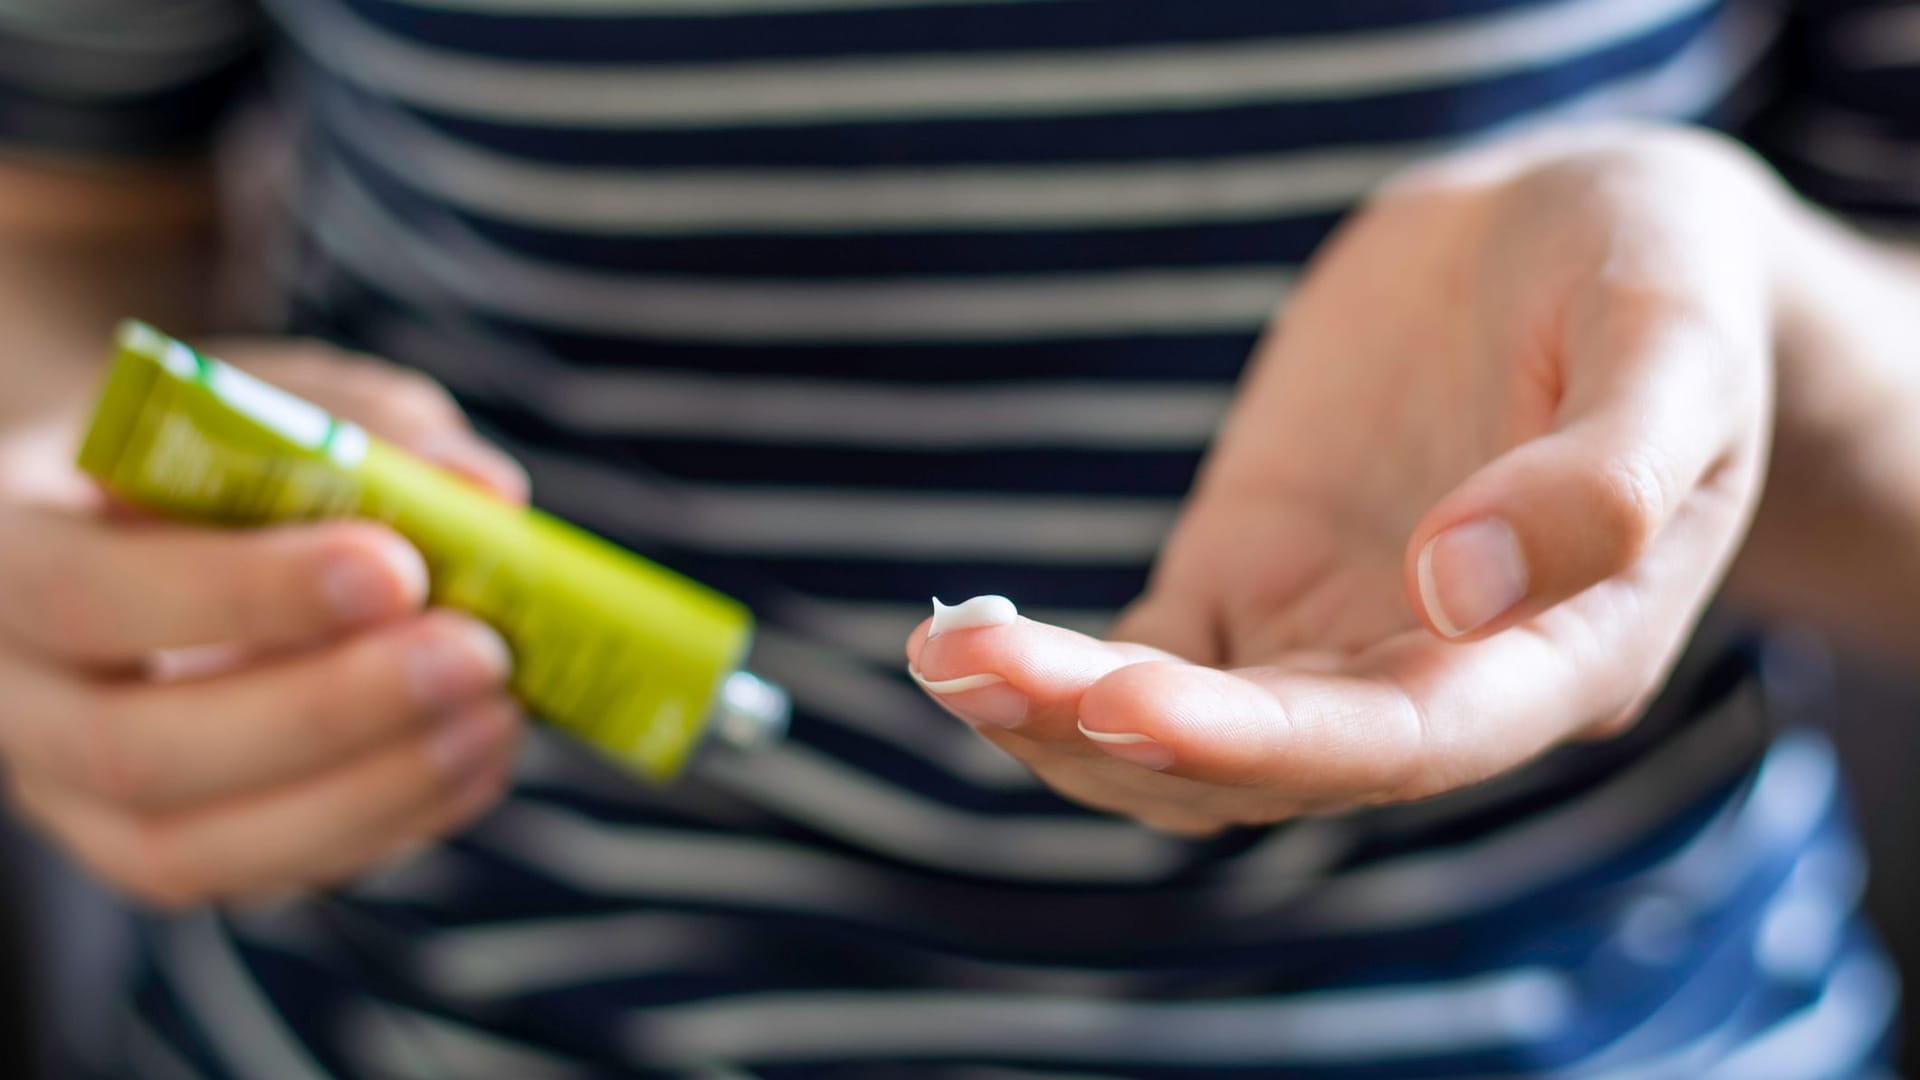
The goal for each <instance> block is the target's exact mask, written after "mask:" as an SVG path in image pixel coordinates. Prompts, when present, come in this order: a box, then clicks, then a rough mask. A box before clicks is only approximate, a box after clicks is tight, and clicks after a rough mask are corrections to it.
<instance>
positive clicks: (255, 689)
mask: <svg viewBox="0 0 1920 1080" xmlns="http://www.w3.org/2000/svg"><path fill="white" fill-rule="evenodd" d="M215 351H216V354H217V355H221V356H223V357H225V358H227V359H229V360H232V361H234V362H236V363H239V364H241V365H242V366H245V367H248V368H250V369H251V370H253V371H254V372H255V373H256V374H258V375H260V376H261V377H263V378H265V379H267V380H268V381H270V382H275V383H278V384H279V385H281V386H283V387H285V388H286V389H288V390H291V391H293V392H294V393H297V394H300V395H301V396H303V397H307V398H309V399H311V400H313V401H315V402H317V403H319V404H321V405H323V406H325V407H327V408H329V409H330V410H331V411H333V412H335V413H337V414H339V415H342V416H344V417H347V418H350V419H353V420H355V421H357V422H359V423H361V424H363V425H364V426H366V427H367V428H368V429H369V430H370V431H373V432H375V433H376V434H379V435H381V436H383V437H385V438H387V439H389V440H390V441H393V442H395V443H397V444H399V445H402V446H405V447H408V448H410V449H413V450H415V451H416V452H418V453H421V454H422V455H423V456H426V457H429V458H431V459H434V460H436V461H438V462H439V463H441V464H442V465H444V466H446V467H447V468H449V469H451V470H453V471H455V472H458V473H461V474H463V475H464V476H466V477H467V478H469V479H470V480H472V481H473V482H475V483H478V484H481V485H482V486H485V487H488V488H490V489H491V490H493V491H494V492H495V493H497V494H499V495H500V496H501V497H503V498H507V499H513V500H519V499H524V498H525V494H526V481H525V478H524V475H523V474H521V473H520V472H519V470H518V467H517V466H515V465H514V464H513V463H512V462H511V461H510V460H509V459H507V458H506V457H505V456H504V455H503V454H501V453H500V452H499V451H497V450H495V449H493V448H491V447H489V446H487V445H485V444H484V443H482V442H481V441H480V439H479V437H478V436H476V435H474V434H473V433H472V431H471V430H470V429H469V428H468V427H467V424H466V421H465V419H464V417H462V416H461V414H460V412H459V410H458V409H457V408H456V407H455V406H454V404H453V402H452V400H451V399H450V398H448V397H447V395H446V394H445V392H444V391H442V390H441V389H440V388H439V387H437V386H436V385H434V384H432V383H431V382H429V381H427V380H425V379H423V378H421V377H419V376H417V375H413V374H410V373H406V372H403V371H401V370H399V369H396V368H392V367H389V366H387V365H384V364H380V363H378V362H375V361H370V360H366V359H364V358H357V357H350V356H348V355H345V354H342V353H337V352H334V351H332V350H330V349H326V348H324V347H322V346H317V345H311V344H305V343H294V342H278V343H272V342H269V343H258V342H256V343H251V344H243V345H236V346H232V347H229V348H225V349H216V350H215ZM78 413H79V410H78V409H77V408H76V409H75V410H74V411H73V414H72V415H69V416H63V417H49V418H47V419H45V420H42V421H39V422H36V423H33V424H28V425H23V426H19V427H15V428H13V429H4V430H0V760H4V762H5V764H6V766H7V772H8V774H9V781H10V784H9V786H10V788H11V794H12V796H13V799H14V802H15V803H16V805H17V806H18V807H19V808H20V809H21V810H22V811H23V813H24V814H25V816H27V817H28V818H29V819H31V820H33V821H34V822H36V823H37V824H38V825H40V826H41V827H42V828H44V829H45V830H46V831H47V832H48V833H50V834H51V835H52V836H53V837H55V838H56V839H57V840H59V841H60V842H61V843H63V844H64V845H65V846H66V847H67V848H68V849H70V850H71V851H72V852H73V853H74V854H76V855H77V856H78V857H79V858H80V859H81V860H82V861H83V862H85V863H86V864H88V865H89V866H90V867H91V868H92V869H93V870H94V871H95V872H97V873H98V874H99V875H101V876H102V877H104V878H106V879H107V880H108V881H109V882H111V883H113V884H114V885H116V886H118V887H119V888H121V889H123V890H124V891H126V892H128V893H131V894H132V895H133V896H134V897H136V898H138V899H141V900H143V901H146V902H148V903H151V904H154V905H157V906H162V907H181V906H186V905H192V904H197V903H202V902H208V901H229V900H238V901H245V900H253V899H266V898H272V897H276V896H280V895H284V894H287V893H289V892H297V891H300V890H302V889H306V888H313V887H319V886H325V885H329V884H333V883H337V882H340V881H342V880H344V879H347V878H350V877H352V876H354V875H355V874H357V873H360V872H363V871H365V870H368V869H371V868H373V867H375V866H377V865H379V864H381V863H383V862H386V861H389V860H391V859H393V858H395V857H397V856H398V855H400V854H402V853H404V852H406V851H409V850H411V849H413V848H415V847H418V846H420V845H423V844H425V843H427V842H428V841H430V840H432V839H435V838H437V837H439V836H442V835H444V834H446V833H448V832H450V831H452V830H455V829H457V828H459V827H460V826H462V825H464V824H465V823H467V822H469V821H470V820H472V819H473V818H475V817H477V816H478V815H479V814H480V813H481V812H482V811H484V810H485V809H486V808H487V807H488V806H490V805H491V804H492V803H493V802H494V801H495V800H496V799H497V798H498V797H499V795H500V793H501V792H502V791H503V790H504V788H505V785H506V782H507V777H508V774H509V772H510V769H511V764H512V759H513V752H514V747H515V744H516V741H517V736H518V733H519V731H520V728H521V725H522V719H521V714H520V712H519V710H518V708H517V707H516V705H515V704H514V702H513V700H512V699H511V698H510V697H509V696H508V695H507V692H506V690H505V682H506V678H507V674H508V668H509V666H510V663H511V661H510V658H509V657H508V655H507V649H506V646H505V644H504V643H503V642H502V641H501V639H500V637H499V635H497V634H496V633H494V632H493V631H492V630H490V629H488V628H487V627H486V626H484V625H482V624H480V623H478V622H476V621H474V620H472V619H469V618H467V617H465V616H463V615H458V614H456V613H453V612H449V611H424V612H423V611H422V605H423V604H424V602H425V598H426V591H427V572H426V567H425V565H424V563H422V561H421V558H420V556H419V554H418V553H417V552H416V551H414V550H413V549H412V548H411V547H410V546H409V545H408V544H407V543H406V542H405V541H404V540H402V539H401V538H400V537H399V536H397V535H395V534H394V533H393V532H391V531H389V530H387V529H385V528H383V527H381V526H379V525H376V524H372V523H369V522H358V521H354V522H329V523H321V524H299V525H284V526H274V527H268V528H262V529H255V530H220V529H206V528H196V527H191V526H187V525H180V524H174V523H170V522H161V521H156V520H152V519H149V518H144V517H140V516H138V515H131V514H128V513H126V512H124V511H120V510H117V509H116V508H115V507H114V506H113V505H112V504H111V501H110V500H108V499H106V498H105V497H103V496H102V495H101V493H100V492H99V491H98V489H97V488H95V487H94V486H93V485H92V484H91V483H90V482H89V481H88V480H87V479H86V478H85V477H83V476H82V475H81V474H80V473H79V472H78V471H77V470H76V469H75V468H74V466H73V465H72V459H73V454H74V450H75V447H76V445H77V439H78V435H79V425H78V423H77V417H78Z"/></svg>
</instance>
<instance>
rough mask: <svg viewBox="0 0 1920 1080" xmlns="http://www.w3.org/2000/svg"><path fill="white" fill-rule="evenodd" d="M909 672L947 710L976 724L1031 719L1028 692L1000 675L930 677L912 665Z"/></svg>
mask: <svg viewBox="0 0 1920 1080" xmlns="http://www.w3.org/2000/svg"><path fill="white" fill-rule="evenodd" d="M907 674H908V675H911V676H913V681H914V682H917V683H919V684H920V685H921V687H923V688H924V689H925V690H926V691H927V692H928V693H930V694H932V695H934V696H935V697H936V698H938V699H939V701H940V704H942V705H944V706H946V708H947V711H949V712H951V713H953V715H955V716H958V717H959V718H960V719H962V720H965V721H966V722H967V723H969V724H972V725H973V726H975V727H994V728H1011V727H1019V726H1020V724H1021V723H1022V722H1024V721H1025V720H1026V718H1027V695H1025V694H1023V693H1021V692H1020V691H1018V690H1015V689H1014V688H1013V687H1011V686H1008V685H1007V681H1006V680H1005V679H1002V678H1001V677H1000V676H998V675H963V676H961V677H960V678H957V679H929V678H927V677H926V676H924V675H922V674H920V672H919V671H918V670H917V669H915V668H911V667H910V668H908V669H907Z"/></svg>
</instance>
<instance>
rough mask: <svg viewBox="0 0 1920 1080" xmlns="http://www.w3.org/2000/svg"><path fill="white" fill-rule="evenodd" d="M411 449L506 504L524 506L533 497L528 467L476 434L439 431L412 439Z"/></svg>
mask: <svg viewBox="0 0 1920 1080" xmlns="http://www.w3.org/2000/svg"><path fill="white" fill-rule="evenodd" d="M407 449H409V450H411V451H412V452H413V453H414V454H415V455H417V456H419V457H420V458H422V459H424V460H426V461H430V462H432V463H433V464H435V465H438V466H440V467H441V468H443V469H445V470H447V471H448V472H451V473H453V474H454V475H456V476H459V477H460V478H461V479H463V480H466V481H468V482H470V483H472V484H474V485H475V486H477V487H479V488H481V489H483V490H485V491H487V492H488V493H489V494H491V495H493V496H494V497H495V498H497V499H500V500H501V501H503V502H510V503H514V504H516V505H522V504H525V503H526V502H527V501H528V500H529V499H530V498H531V497H532V494H533V481H532V479H531V478H530V477H529V476H528V474H527V470H526V468H525V466H523V465H521V464H520V463H519V462H518V461H516V460H514V459H513V457H511V456H510V455H508V454H507V453H506V452H505V451H502V450H500V449H498V448H497V447H494V446H492V445H490V444H489V443H487V442H485V441H484V440H482V439H481V438H480V437H479V436H477V435H474V434H473V433H472V432H469V431H464V430H463V431H435V432H432V433H430V434H424V435H421V436H420V437H418V438H416V439H412V440H410V441H409V442H408V444H407Z"/></svg>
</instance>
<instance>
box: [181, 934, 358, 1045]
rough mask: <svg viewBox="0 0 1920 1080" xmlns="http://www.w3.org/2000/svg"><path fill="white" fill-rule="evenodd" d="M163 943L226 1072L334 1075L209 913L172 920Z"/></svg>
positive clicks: (202, 1030) (184, 996)
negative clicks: (288, 1021) (283, 1016)
mask: <svg viewBox="0 0 1920 1080" xmlns="http://www.w3.org/2000/svg"><path fill="white" fill-rule="evenodd" d="M163 948H164V950H165V956H166V960H167V970H168V973H169V975H170V976H171V978H172V979H173V981H174V983H175V985H176V986H177V987H178V989H179V991H180V996H181V998H182V999H184V1002H185V1004H186V1005H187V1007H188V1009H189V1011H190V1012H191V1013H192V1014H193V1015H194V1016H196V1017H198V1018H199V1021H200V1022H199V1024H198V1025H197V1027H198V1030H199V1031H200V1033H201V1035H202V1036H204V1037H205V1038H206V1040H207V1042H208V1043H209V1044H210V1045H211V1046H212V1048H213V1050H214V1052H215V1053H216V1054H217V1055H218V1056H219V1058H220V1060H221V1063H222V1065H223V1066H224V1068H225V1069H226V1071H228V1072H230V1073H232V1074H234V1075H236V1076H250V1077H251V1076H262V1077H264V1076H271V1077H273V1078H274V1080H329V1078H330V1077H331V1076H332V1075H333V1074H332V1073H329V1072H328V1071H327V1070H326V1069H324V1068H322V1067H321V1065H320V1063H319V1061H317V1060H315V1058H314V1057H313V1055H312V1054H310V1053H309V1052H308V1051H307V1048H306V1045H305V1044H304V1043H302V1042H301V1041H300V1038H299V1037H298V1036H297V1035H295V1034H294V1033H293V1031H292V1030H291V1029H289V1028H288V1027H287V1025H286V1022H285V1021H284V1020H283V1019H281V1016H280V1013H279V1010H278V1009H276V1008H275V1007H274V1005H273V1003H272V1002H271V1001H270V1000H269V999H268V998H267V996H266V993H265V992H264V991H263V990H262V989H261V988H260V986H259V984H258V983H256V982H255V981H254V979H253V976H252V975H251V974H250V973H249V972H248V971H247V969H246V964H245V963H244V962H243V961H242V960H241V959H240V955H239V954H238V953H236V952H235V951H234V948H233V943H232V942H231V941H230V940H228V938H227V936H226V932H225V931H224V930H222V929H221V927H220V924H219V921H218V919H217V917H216V916H214V915H213V914H212V913H211V912H197V913H194V914H191V915H184V916H181V917H179V918H177V919H175V920H174V921H173V924H172V925H171V926H170V927H169V928H168V931H167V934H166V940H165V942H164V945H163Z"/></svg>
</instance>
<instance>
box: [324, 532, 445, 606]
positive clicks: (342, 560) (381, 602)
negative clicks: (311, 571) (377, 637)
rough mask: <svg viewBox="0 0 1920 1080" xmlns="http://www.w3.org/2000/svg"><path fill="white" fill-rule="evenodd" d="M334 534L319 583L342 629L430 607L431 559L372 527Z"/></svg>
mask: <svg viewBox="0 0 1920 1080" xmlns="http://www.w3.org/2000/svg"><path fill="white" fill-rule="evenodd" d="M329 531H330V533H331V535H330V536H328V537H326V538H325V539H324V540H323V541H322V552H321V555H320V562H321V571H320V574H319V579H318V580H319V582H320V588H321V591H322V594H323V596H324V599H325V602H326V604H327V606H328V608H329V609H330V611H331V612H332V614H333V616H334V618H335V619H336V620H338V621H339V622H340V623H341V624H343V625H346V626H364V625H368V624H371V623H376V622H383V621H386V620H388V619H392V618H397V617H399V616H401V615H405V614H408V613H409V612H413V611H417V610H419V609H420V607H421V606H422V605H423V604H425V603H426V599H427V591H428V585H429V582H428V578H427V563H426V559H425V558H423V557H422V556H421V554H420V552H419V550H418V549H416V548H415V547H414V546H413V545H412V544H410V543H408V542H407V541H406V540H405V539H404V538H402V537H401V536H400V535H399V534H398V533H395V532H393V531H392V530H391V529H388V528H385V527H384V526H380V525H374V524H372V523H369V522H346V523H342V524H340V525H336V526H330V527H329Z"/></svg>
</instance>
